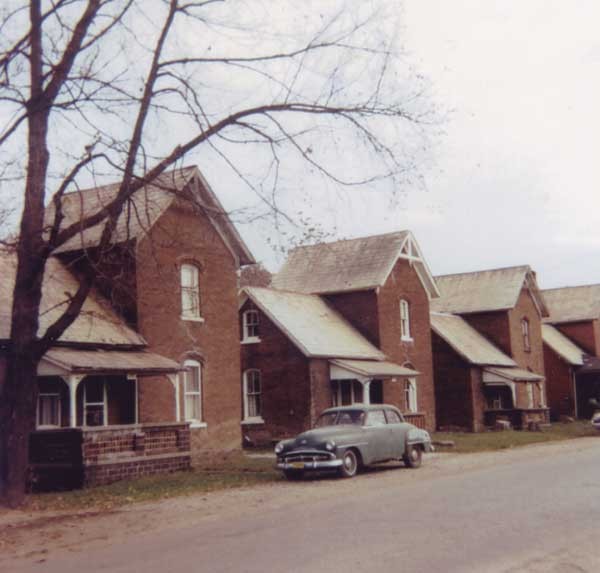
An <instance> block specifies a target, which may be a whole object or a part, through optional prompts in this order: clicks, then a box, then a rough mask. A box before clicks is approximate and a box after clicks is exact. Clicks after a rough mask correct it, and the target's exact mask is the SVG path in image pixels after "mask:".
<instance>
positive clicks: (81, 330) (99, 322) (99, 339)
mask: <svg viewBox="0 0 600 573" xmlns="http://www.w3.org/2000/svg"><path fill="white" fill-rule="evenodd" d="M16 268H17V259H16V255H15V254H14V253H9V252H7V251H0V276H1V277H2V280H1V281H0V339H1V340H8V339H9V338H10V327H11V308H12V298H13V289H14V284H15V276H16ZM78 286H79V283H78V282H77V280H76V279H75V277H74V276H73V275H72V274H71V273H70V272H69V271H68V270H67V269H66V268H65V267H64V266H63V264H62V263H61V262H60V261H59V260H58V259H56V258H54V257H50V259H48V262H47V264H46V272H45V274H44V283H43V287H42V301H41V304H40V326H39V331H38V335H39V336H42V335H43V334H44V333H45V332H46V329H47V328H48V326H49V325H50V324H52V323H53V322H54V321H55V320H56V319H57V318H58V317H59V316H60V315H61V314H62V313H63V312H64V310H65V308H66V304H67V300H68V297H69V296H72V295H74V294H75V293H76V291H77V288H78ZM60 342H70V343H83V344H95V345H111V346H113V345H116V346H128V347H129V346H144V345H145V344H146V342H145V340H144V339H143V338H142V337H141V336H140V335H139V334H138V333H137V332H135V331H134V330H132V329H131V328H129V327H128V326H127V325H126V324H125V323H124V322H123V320H122V319H121V318H120V317H119V316H118V315H117V314H116V313H115V312H114V310H113V309H112V308H111V306H110V304H109V303H108V302H107V301H105V300H104V299H102V297H100V295H99V294H98V293H97V292H95V291H92V292H91V293H90V295H89V296H88V298H87V300H86V301H85V303H84V305H83V308H82V311H81V313H80V315H79V316H78V317H77V318H76V319H75V322H74V323H73V324H72V325H71V326H70V327H69V328H68V329H67V330H66V331H65V332H64V333H63V335H62V336H61V338H60Z"/></svg>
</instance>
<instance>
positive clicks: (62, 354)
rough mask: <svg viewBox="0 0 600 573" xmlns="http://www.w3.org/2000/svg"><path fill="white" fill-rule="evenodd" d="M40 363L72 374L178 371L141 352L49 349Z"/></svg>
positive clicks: (172, 363)
mask: <svg viewBox="0 0 600 573" xmlns="http://www.w3.org/2000/svg"><path fill="white" fill-rule="evenodd" d="M42 361H43V362H45V363H46V364H49V365H51V366H54V367H56V368H58V369H59V370H64V371H65V372H68V373H72V374H75V373H104V374H107V373H113V374H117V373H129V374H169V373H175V372H179V371H180V370H181V366H180V365H179V364H178V363H177V362H175V361H174V360H171V359H169V358H165V357H164V356H161V355H160V354H154V353H152V352H147V351H145V350H136V351H125V350H77V349H74V348H51V349H50V350H48V352H47V353H46V354H45V355H44V358H43V359H42Z"/></svg>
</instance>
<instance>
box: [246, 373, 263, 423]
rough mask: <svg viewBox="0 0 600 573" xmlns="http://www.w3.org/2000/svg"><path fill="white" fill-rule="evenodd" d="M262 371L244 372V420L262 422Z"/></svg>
mask: <svg viewBox="0 0 600 573" xmlns="http://www.w3.org/2000/svg"><path fill="white" fill-rule="evenodd" d="M261 395H262V387H261V382H260V371H259V370H256V369H251V370H246V372H244V420H262V407H261Z"/></svg>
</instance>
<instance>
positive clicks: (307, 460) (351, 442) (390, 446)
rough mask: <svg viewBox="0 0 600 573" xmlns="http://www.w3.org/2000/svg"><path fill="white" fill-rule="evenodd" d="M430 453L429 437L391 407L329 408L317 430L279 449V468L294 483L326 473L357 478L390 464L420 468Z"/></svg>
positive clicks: (282, 445)
mask: <svg viewBox="0 0 600 573" xmlns="http://www.w3.org/2000/svg"><path fill="white" fill-rule="evenodd" d="M430 451H433V446H432V445H431V437H430V436H429V433H428V432H426V431H425V430H420V429H419V428H417V427H416V426H413V425H412V424H409V423H408V422H405V421H404V418H403V417H402V414H401V413H400V411H399V410H398V409H397V408H395V407H394V406H389V405H386V404H371V405H363V404H355V405H353V406H343V407H339V408H329V409H328V410H325V411H324V412H323V413H322V414H321V416H319V418H318V420H317V423H316V425H315V428H314V429H313V430H309V431H308V432H303V433H302V434H300V435H298V436H296V437H295V438H293V439H291V440H283V441H282V442H279V443H278V444H277V445H276V446H275V454H276V456H277V468H279V469H280V470H282V471H283V473H284V475H285V476H286V477H287V478H288V479H299V478H301V477H302V476H303V475H304V474H305V472H308V471H321V470H337V472H338V473H339V475H340V476H342V477H353V476H355V475H356V473H357V472H358V470H359V469H360V468H361V467H362V466H366V465H370V464H375V463H379V462H385V461H389V460H403V461H404V463H405V465H407V466H408V467H410V468H418V467H419V466H420V465H421V460H422V456H423V453H424V452H430Z"/></svg>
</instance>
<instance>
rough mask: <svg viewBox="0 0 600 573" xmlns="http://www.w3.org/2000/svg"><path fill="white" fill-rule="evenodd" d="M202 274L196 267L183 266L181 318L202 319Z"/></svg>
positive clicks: (186, 264)
mask: <svg viewBox="0 0 600 573" xmlns="http://www.w3.org/2000/svg"><path fill="white" fill-rule="evenodd" d="M199 275H200V272H199V270H198V267H197V266H196V265H191V264H189V263H185V264H183V265H181V317H182V318H185V319H192V320H193V319H199V318H200V276H199Z"/></svg>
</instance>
